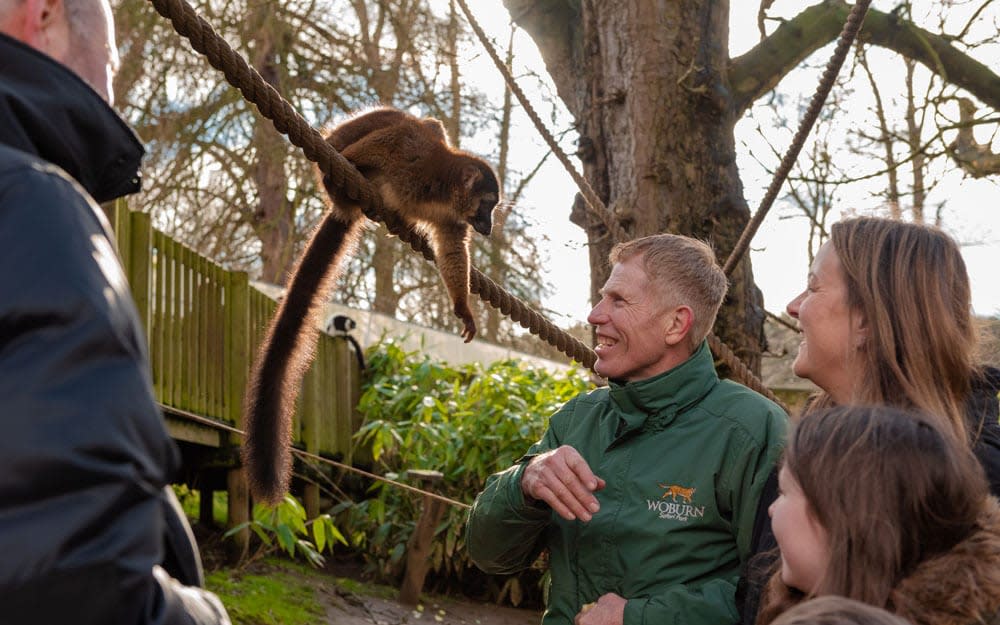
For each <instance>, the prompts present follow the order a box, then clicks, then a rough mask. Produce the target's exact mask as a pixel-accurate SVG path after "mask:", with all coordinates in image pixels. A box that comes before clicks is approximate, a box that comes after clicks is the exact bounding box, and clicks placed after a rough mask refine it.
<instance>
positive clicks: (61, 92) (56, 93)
mask: <svg viewBox="0 0 1000 625" xmlns="http://www.w3.org/2000/svg"><path fill="white" fill-rule="evenodd" d="M0 144H4V145H8V146H10V147H12V148H14V149H17V150H20V151H22V152H27V153H28V154H32V155H35V156H37V157H39V158H41V159H43V160H45V161H48V162H50V163H53V164H55V165H58V166H59V167H61V168H62V169H63V170H65V171H66V173H68V174H69V175H70V176H72V177H73V178H74V179H75V180H76V181H77V182H79V183H80V185H81V186H82V187H83V188H84V189H86V190H87V192H88V193H90V195H91V196H92V197H93V198H94V199H95V200H97V201H98V202H107V201H109V200H113V199H115V198H117V197H121V196H123V195H128V194H130V193H135V192H136V191H138V190H139V186H140V183H139V164H140V161H141V159H142V156H143V153H144V152H145V150H144V149H143V147H142V144H141V143H140V142H139V138H138V137H137V136H136V135H135V133H134V132H133V131H132V129H131V128H129V127H128V125H127V124H126V123H125V121H124V120H123V119H122V118H121V117H120V116H119V115H118V114H117V113H116V112H115V111H114V110H113V109H112V108H111V107H110V106H108V103H107V102H105V101H104V99H103V98H102V97H101V96H100V95H98V93H97V92H96V91H94V90H93V89H91V88H90V86H89V85H87V83H85V82H84V81H83V80H82V79H81V78H80V77H79V76H77V75H76V74H75V73H73V72H72V71H71V70H69V69H68V68H67V67H65V66H63V65H62V64H61V63H59V62H57V61H56V60H54V59H52V58H50V57H49V56H47V55H45V54H43V53H41V52H39V51H37V50H35V49H33V48H31V47H29V46H27V45H25V44H23V43H21V42H19V41H17V40H15V39H13V38H11V37H8V36H6V35H3V34H0Z"/></svg>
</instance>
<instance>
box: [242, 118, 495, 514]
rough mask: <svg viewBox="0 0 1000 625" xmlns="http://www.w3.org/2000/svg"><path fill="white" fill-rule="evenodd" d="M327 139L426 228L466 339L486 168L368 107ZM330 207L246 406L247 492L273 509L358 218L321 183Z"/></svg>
mask: <svg viewBox="0 0 1000 625" xmlns="http://www.w3.org/2000/svg"><path fill="white" fill-rule="evenodd" d="M327 142H329V143H330V145H332V146H333V147H334V148H335V149H337V150H338V151H339V152H340V153H341V154H342V155H343V156H344V157H345V158H346V159H347V160H349V161H350V162H351V163H352V164H354V166H355V167H357V168H358V170H359V171H360V172H361V173H362V174H364V175H365V177H366V178H368V180H369V181H370V182H371V183H372V184H373V185H374V186H375V188H376V189H377V190H378V191H379V192H380V193H381V195H382V198H383V203H384V204H385V206H386V207H387V208H389V209H390V210H392V211H393V212H395V213H396V214H397V215H399V216H400V217H401V218H402V219H403V220H404V221H405V222H406V223H408V224H410V225H411V226H414V227H420V228H422V229H424V231H426V232H427V233H428V235H429V239H430V243H431V247H432V249H433V250H434V255H435V260H436V263H437V266H438V270H439V271H440V273H441V277H442V279H443V280H444V283H445V285H446V286H447V287H448V293H449V295H450V296H451V299H452V301H453V302H454V305H455V314H456V315H458V316H459V317H460V318H461V319H462V321H463V323H464V329H463V331H462V337H463V338H464V339H465V340H466V342H468V341H471V340H472V338H473V337H474V336H475V334H476V324H475V320H474V319H473V317H472V310H471V309H470V308H469V270H470V263H469V247H468V246H469V236H470V235H469V228H470V226H471V227H472V228H474V229H475V230H476V231H477V232H480V233H481V234H484V235H489V233H490V230H491V226H492V221H491V215H492V210H493V208H494V207H495V206H496V204H497V202H498V201H499V199H500V192H499V185H498V183H497V178H496V175H495V174H494V173H493V169H492V168H491V167H490V166H489V165H488V164H487V163H486V162H485V161H484V160H482V159H480V158H478V157H476V156H473V155H471V154H468V153H466V152H462V151H460V150H456V149H453V148H452V147H451V146H449V145H448V142H447V138H446V136H445V132H444V128H443V127H442V126H441V123H440V122H439V121H437V120H434V119H420V118H417V117H414V116H412V115H409V114H407V113H404V112H402V111H398V110H395V109H389V108H382V109H375V110H373V111H370V112H368V113H365V114H363V115H360V116H358V117H354V118H352V119H350V120H348V121H346V122H344V123H342V124H340V125H339V126H337V127H335V128H334V129H333V130H332V131H331V132H330V133H329V135H328V136H327ZM323 185H324V187H325V188H326V190H327V192H328V193H329V195H330V197H331V200H332V202H331V204H330V207H329V210H328V211H327V213H326V214H325V215H324V217H323V220H322V222H321V223H320V225H319V226H318V227H317V229H316V231H315V232H314V233H313V236H312V238H311V239H310V241H309V243H308V245H307V246H306V249H305V251H304V252H303V254H302V257H301V258H300V260H299V262H298V263H297V265H296V266H295V269H294V271H293V273H292V276H291V278H290V279H289V286H288V291H287V293H286V294H285V298H284V299H283V300H282V302H281V305H280V306H279V307H278V312H277V314H276V315H275V317H274V320H273V321H272V322H271V326H270V327H269V328H268V332H267V336H266V337H265V339H264V341H263V343H262V344H261V347H260V351H259V352H258V354H257V358H256V361H255V363H254V367H253V369H252V371H251V373H250V381H249V384H248V386H247V393H246V397H245V401H244V414H245V415H246V416H245V417H244V419H245V424H244V425H245V428H246V432H247V436H246V441H245V444H244V447H243V461H244V463H245V464H246V465H247V468H248V473H249V480H250V488H251V491H252V492H253V495H254V496H255V497H256V498H258V499H261V500H263V501H266V502H268V503H272V504H274V503H278V502H279V501H281V498H282V496H283V495H284V493H285V492H287V490H288V482H289V478H290V476H291V469H292V461H291V448H290V445H291V429H292V427H291V426H292V414H293V412H294V407H295V399H296V397H297V396H298V392H299V388H300V386H301V383H302V378H303V376H304V375H305V372H306V370H307V369H308V368H309V365H310V364H311V363H312V359H313V349H314V347H315V343H316V337H317V335H318V334H319V330H318V327H319V321H320V320H319V315H320V312H321V309H322V303H323V302H325V301H327V300H328V299H329V295H330V292H331V291H332V289H333V287H334V285H335V283H336V280H337V277H338V276H339V275H340V268H341V265H342V263H343V261H344V259H345V258H346V257H347V255H348V254H349V253H350V252H351V251H352V250H353V249H354V247H355V245H356V243H357V239H358V236H359V233H360V229H361V224H362V223H363V215H362V213H361V210H360V207H359V206H358V205H357V203H356V202H355V201H353V200H352V199H351V198H350V197H348V196H347V195H346V194H345V193H343V192H341V191H340V190H339V189H337V188H334V186H333V185H332V184H330V183H329V181H328V180H323Z"/></svg>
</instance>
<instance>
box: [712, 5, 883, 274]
mask: <svg viewBox="0 0 1000 625" xmlns="http://www.w3.org/2000/svg"><path fill="white" fill-rule="evenodd" d="M870 4H871V0H856V1H855V3H854V7H853V8H852V9H851V12H850V14H848V16H847V22H846V23H845V24H844V29H843V30H842V31H841V32H840V39H839V40H838V41H837V47H836V48H834V50H833V56H831V57H830V61H829V62H828V63H827V64H826V70H825V71H824V72H823V76H822V77H821V78H820V81H819V85H818V86H817V87H816V93H814V94H813V97H812V101H811V102H810V103H809V109H808V110H806V114H805V115H804V116H803V117H802V121H800V122H799V129H798V132H796V133H795V137H793V138H792V143H791V145H789V146H788V151H787V152H785V156H784V158H782V159H781V164H780V165H779V166H778V170H777V171H776V172H774V178H772V179H771V184H770V186H768V188H767V193H765V194H764V199H763V200H761V202H760V207H759V208H758V209H757V213H756V214H755V215H754V216H753V219H751V220H750V222H749V223H748V224H747V225H746V228H744V229H743V233H742V234H741V235H740V239H739V241H737V242H736V247H734V248H733V251H732V252H730V254H729V258H727V259H726V264H725V265H724V266H723V268H722V269H723V271H725V272H726V275H727V276H728V275H729V274H731V273H732V272H733V269H734V268H735V267H736V263H738V262H740V258H742V257H743V254H745V253H746V251H747V248H748V247H749V246H750V241H751V240H752V239H753V237H754V235H755V234H757V229H758V228H760V224H761V223H763V221H764V217H766V216H767V212H768V211H769V210H771V206H772V205H773V204H774V200H775V199H776V198H777V197H778V191H780V190H781V186H782V185H783V184H785V180H786V179H787V178H788V174H789V173H790V172H791V171H792V166H793V165H795V161H796V160H797V159H798V158H799V152H800V151H802V146H803V144H805V142H806V137H808V136H809V132H810V131H811V130H812V127H813V125H814V124H815V123H816V120H817V119H818V118H819V112H820V110H821V109H822V108H823V104H824V103H825V102H826V98H827V96H828V95H830V90H831V89H832V88H833V83H834V82H835V81H836V80H837V74H839V73H840V68H841V66H842V65H843V64H844V59H845V58H847V51H848V50H849V49H850V47H851V44H852V43H853V42H854V39H855V38H856V37H857V36H858V32H859V31H860V30H861V24H862V23H863V22H864V20H865V15H866V14H867V12H868V6H869V5H870Z"/></svg>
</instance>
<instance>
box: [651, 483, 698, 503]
mask: <svg viewBox="0 0 1000 625" xmlns="http://www.w3.org/2000/svg"><path fill="white" fill-rule="evenodd" d="M657 486H659V487H660V488H665V489H667V492H665V493H663V496H662V497H660V499H666V498H667V497H670V499H671V501H674V502H676V501H677V496H678V495H680V496H681V499H683V500H684V501H686V502H687V503H692V501H691V497H692V496H694V491H695V490H697V489H695V488H684V487H683V486H678V485H676V484H657Z"/></svg>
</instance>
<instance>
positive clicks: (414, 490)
mask: <svg viewBox="0 0 1000 625" xmlns="http://www.w3.org/2000/svg"><path fill="white" fill-rule="evenodd" d="M165 409H166V410H169V411H170V412H175V413H177V414H179V415H180V416H182V417H184V418H185V419H188V420H190V421H194V422H196V423H200V424H202V425H207V426H208V427H211V428H215V429H217V430H222V431H223V432H229V433H230V434H236V435H238V436H242V437H244V438H245V437H246V432H244V431H243V430H241V429H239V428H234V427H233V426H231V425H229V424H227V423H220V422H218V421H214V420H212V419H208V418H206V417H203V416H201V415H196V414H193V413H190V412H186V411H179V410H176V409H174V408H166V407H165ZM292 453H293V454H295V455H296V456H298V457H299V458H303V459H306V460H313V461H316V462H321V463H323V464H328V465H330V466H331V467H336V468H338V469H344V470H345V471H350V472H351V473H356V474H358V475H363V476H364V477H367V478H369V479H372V480H375V481H377V482H385V483H386V484H390V485H392V486H395V487H396V488H401V489H403V490H408V491H410V492H412V493H417V494H419V495H423V496H424V497H430V498H431V499H437V500H438V501H441V502H444V503H446V504H448V505H450V506H455V507H456V508H461V509H463V510H468V509H469V508H471V507H472V506H470V505H469V504H467V503H463V502H461V501H456V500H454V499H449V498H448V497H445V496H444V495H439V494H437V493H432V492H431V491H429V490H422V489H420V488H417V487H416V486H410V485H409V484H404V483H402V482H397V481H396V480H390V479H389V478H387V477H382V476H381V475H376V474H375V473H369V472H368V471H364V470H362V469H358V468H355V467H352V466H351V465H349V464H344V463H342V462H337V461H336V460H330V459H329V458H324V457H323V456H317V455H316V454H313V453H309V452H308V451H302V450H301V449H295V448H294V447H293V448H292Z"/></svg>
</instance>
